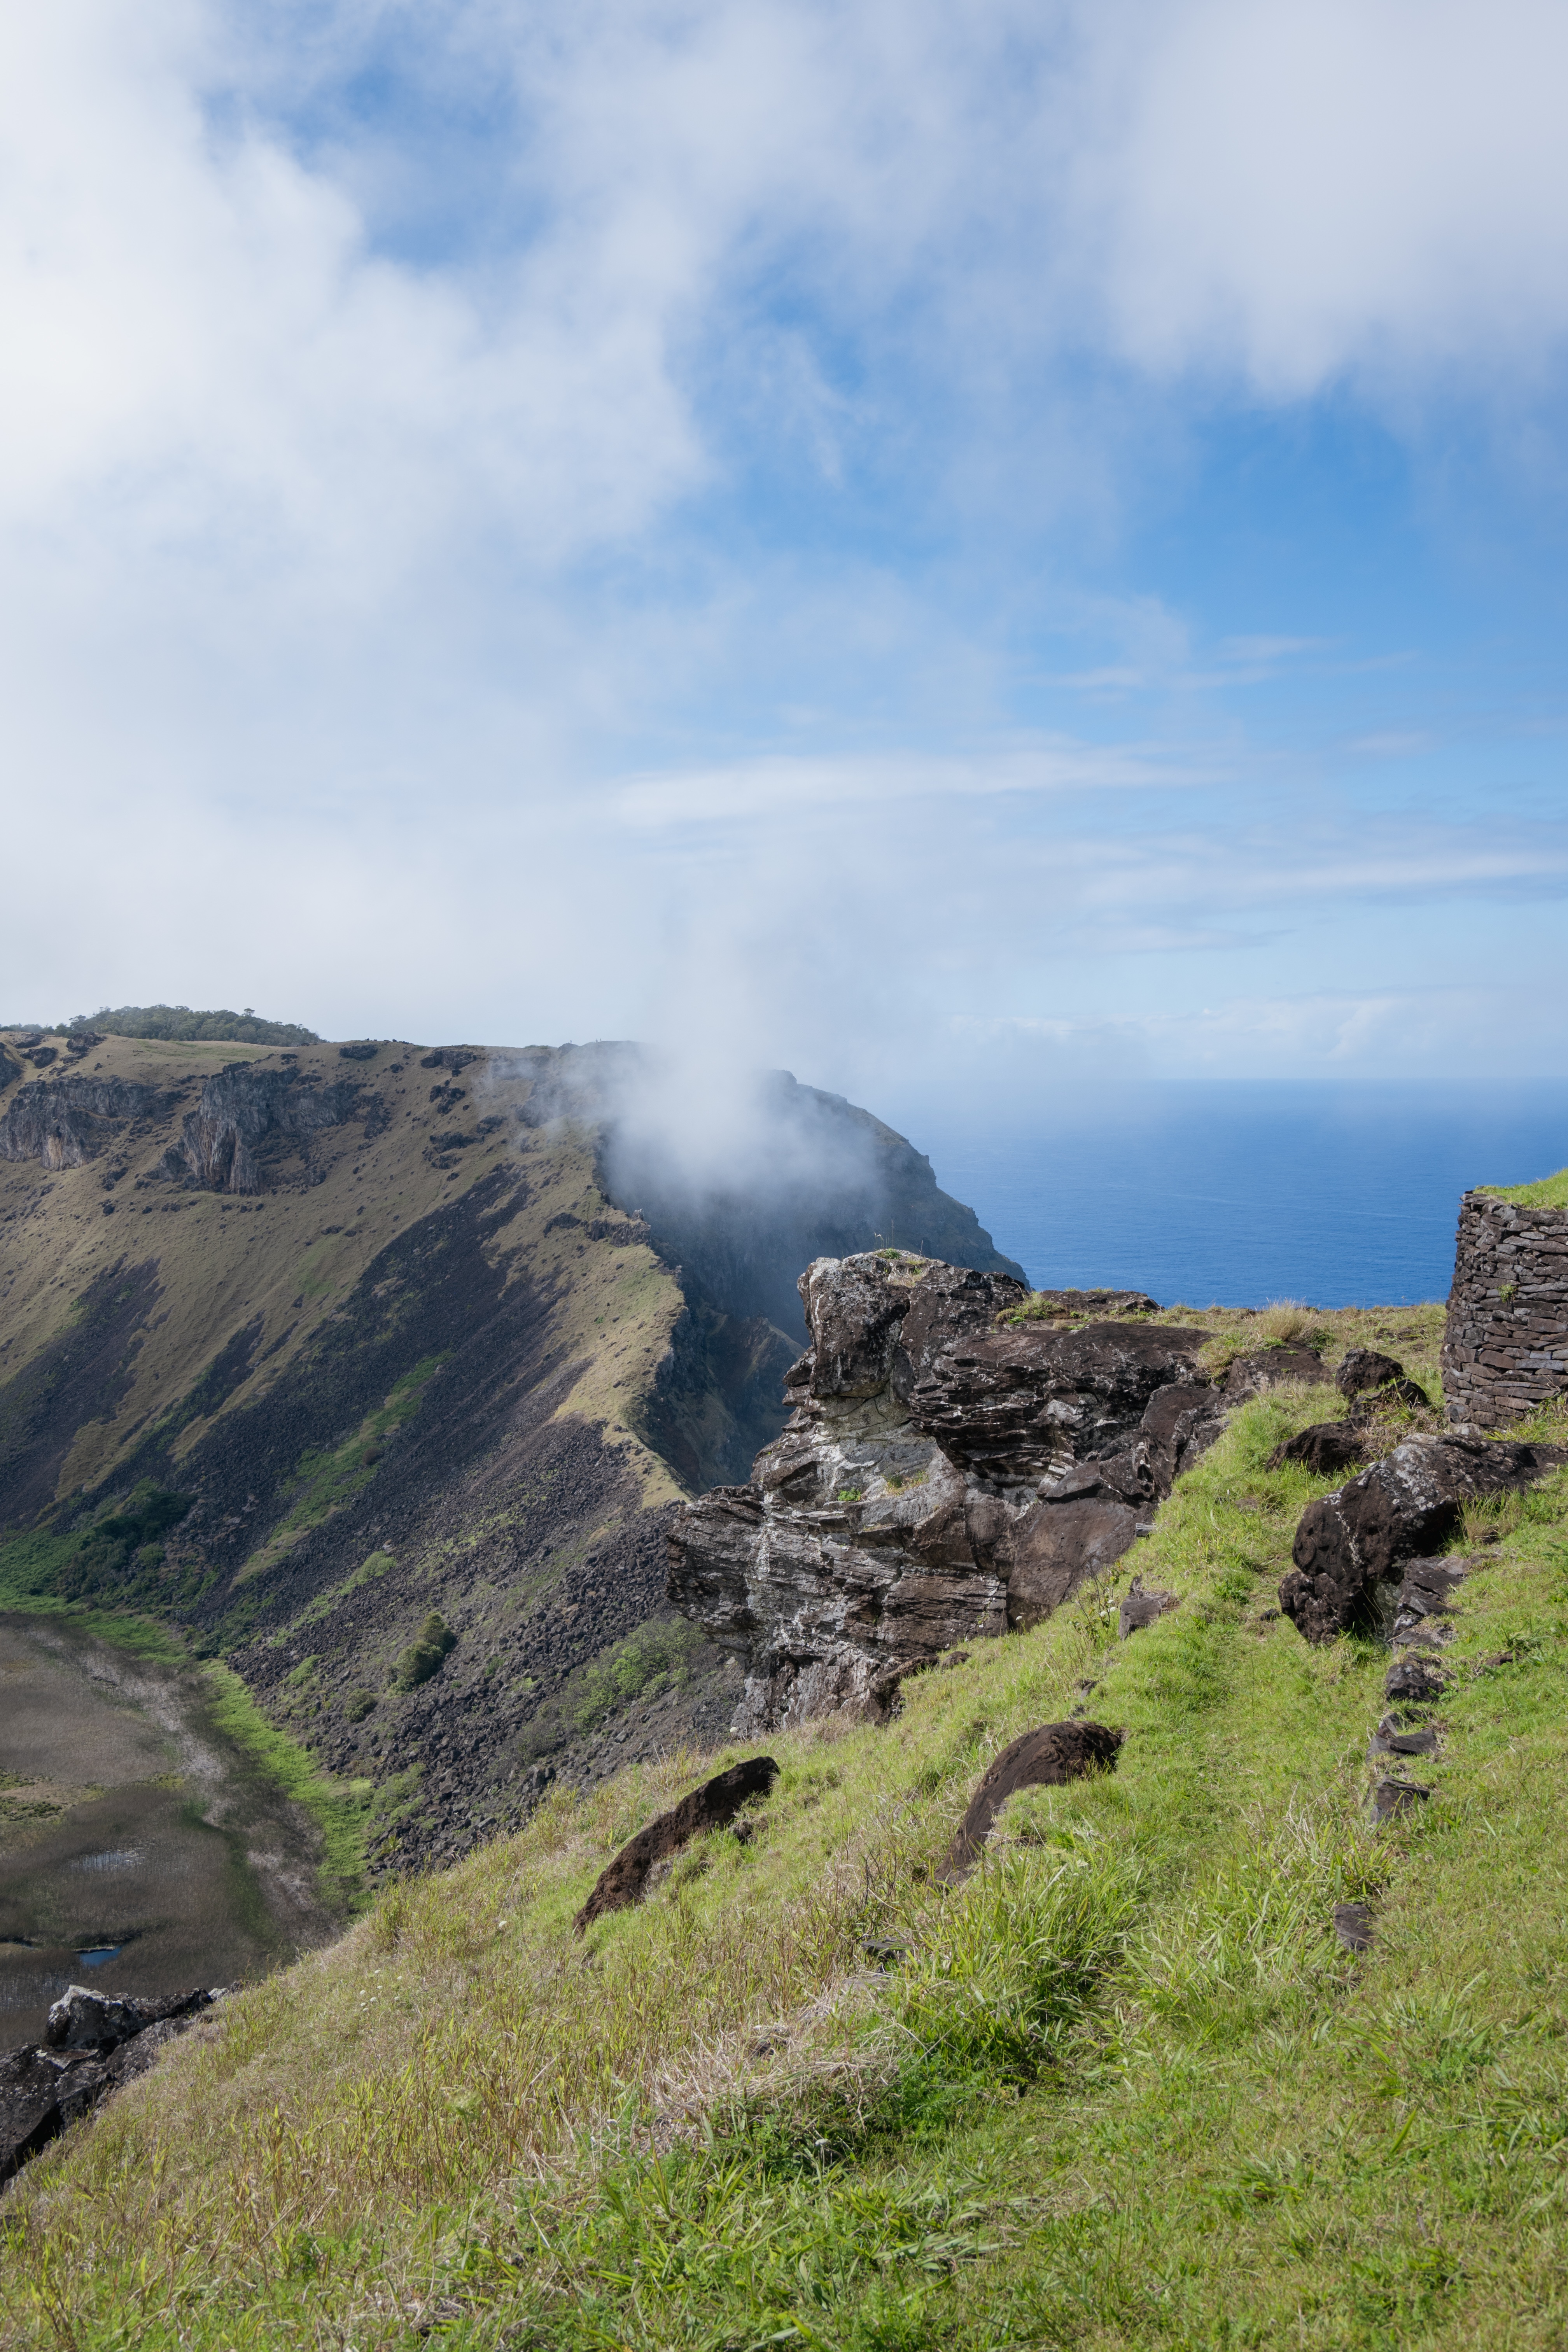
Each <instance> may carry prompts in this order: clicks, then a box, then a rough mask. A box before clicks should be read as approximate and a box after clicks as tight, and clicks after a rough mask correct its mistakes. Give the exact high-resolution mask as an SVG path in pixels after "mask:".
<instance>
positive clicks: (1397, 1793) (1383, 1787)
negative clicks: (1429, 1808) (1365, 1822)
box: [1372, 1780, 1432, 1824]
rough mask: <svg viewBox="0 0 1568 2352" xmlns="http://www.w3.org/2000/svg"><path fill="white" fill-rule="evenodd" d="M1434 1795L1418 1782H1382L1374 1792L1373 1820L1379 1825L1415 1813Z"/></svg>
mask: <svg viewBox="0 0 1568 2352" xmlns="http://www.w3.org/2000/svg"><path fill="white" fill-rule="evenodd" d="M1431 1794H1432V1791H1431V1790H1430V1789H1424V1788H1422V1786H1421V1784H1420V1782H1419V1781H1417V1780H1380V1781H1379V1782H1378V1784H1377V1787H1376V1788H1375V1789H1374V1790H1373V1798H1372V1818H1373V1821H1374V1822H1378V1823H1379V1824H1381V1823H1383V1822H1391V1821H1394V1819H1396V1818H1397V1816H1398V1815H1399V1814H1401V1813H1413V1812H1415V1810H1416V1809H1417V1807H1418V1806H1421V1805H1424V1804H1425V1803H1426V1800H1427V1798H1428V1797H1429V1796H1430V1795H1431Z"/></svg>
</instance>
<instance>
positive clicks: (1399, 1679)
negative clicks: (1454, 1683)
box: [1383, 1658, 1448, 1706]
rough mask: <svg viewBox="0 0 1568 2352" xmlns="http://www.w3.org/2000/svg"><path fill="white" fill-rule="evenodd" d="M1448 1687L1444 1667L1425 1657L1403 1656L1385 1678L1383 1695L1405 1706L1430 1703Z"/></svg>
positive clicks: (1391, 1667)
mask: <svg viewBox="0 0 1568 2352" xmlns="http://www.w3.org/2000/svg"><path fill="white" fill-rule="evenodd" d="M1447 1687H1448V1677H1447V1675H1446V1674H1445V1673H1444V1672H1443V1669H1442V1667H1441V1666H1435V1665H1432V1664H1429V1663H1428V1661H1427V1660H1426V1659H1425V1658H1401V1659H1399V1660H1398V1661H1397V1663H1396V1664H1394V1665H1392V1666H1390V1668H1389V1669H1388V1672H1387V1673H1386V1674H1385V1675H1384V1678H1383V1695H1384V1698H1391V1699H1393V1700H1394V1701H1395V1702H1396V1704H1398V1705H1399V1706H1430V1705H1431V1704H1432V1701H1433V1700H1434V1699H1438V1698H1441V1697H1442V1696H1443V1693H1444V1692H1445V1691H1446V1690H1447Z"/></svg>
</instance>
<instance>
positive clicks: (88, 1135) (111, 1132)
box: [0, 1057, 165, 1169]
mask: <svg viewBox="0 0 1568 2352" xmlns="http://www.w3.org/2000/svg"><path fill="white" fill-rule="evenodd" d="M0 1058H3V1059H5V1062H6V1067H5V1069H4V1070H0V1086H4V1085H5V1083H6V1082H7V1081H8V1079H9V1078H10V1077H12V1076H16V1070H17V1065H16V1063H15V1062H11V1061H10V1060H9V1057H0ZM164 1107H165V1098H164V1097H163V1096H162V1095H161V1094H160V1093H159V1091H158V1089H157V1087H149V1086H138V1085H136V1084H134V1083H133V1082H132V1081H129V1080H127V1079H124V1078H114V1077H107V1078H98V1077H82V1076H76V1075H74V1074H73V1075H70V1076H64V1077H58V1078H52V1079H47V1080H45V1079H37V1080H35V1081H34V1082H33V1083H32V1084H31V1085H29V1086H25V1087H17V1089H16V1093H15V1094H14V1095H13V1096H12V1097H11V1099H10V1101H9V1102H8V1103H7V1104H6V1106H5V1117H4V1118H0V1160H37V1161H38V1162H39V1164H40V1166H42V1167H44V1168H49V1169H60V1168H85V1167H86V1166H87V1164H88V1162H89V1160H96V1159H98V1157H99V1156H100V1153H102V1152H104V1151H109V1150H113V1149H114V1148H115V1147H116V1146H118V1145H121V1144H122V1143H123V1142H124V1141H125V1140H126V1139H128V1137H129V1136H130V1135H131V1134H132V1133H133V1132H134V1130H135V1128H136V1125H137V1122H138V1121H140V1120H142V1119H147V1118H155V1117H157V1116H158V1115H159V1114H160V1113H161V1112H162V1111H163V1108H164Z"/></svg>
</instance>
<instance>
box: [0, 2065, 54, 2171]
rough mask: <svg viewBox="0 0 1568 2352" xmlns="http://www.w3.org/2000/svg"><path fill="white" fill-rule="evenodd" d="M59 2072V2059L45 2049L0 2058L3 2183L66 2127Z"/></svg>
mask: <svg viewBox="0 0 1568 2352" xmlns="http://www.w3.org/2000/svg"><path fill="white" fill-rule="evenodd" d="M60 2073H61V2069H60V2065H59V2063H58V2060H55V2059H52V2058H50V2057H49V2056H48V2055H47V2053H46V2052H44V2051H42V2050H13V2051H10V2052H8V2053H6V2055H5V2057H3V2058H0V2180H9V2179H11V2177H12V2175H13V2173H15V2172H17V2171H19V2170H20V2169H21V2168H22V2166H23V2165H24V2164H26V2161H27V2158H29V2157H30V2156H36V2155H37V2152H38V2150H39V2148H41V2147H47V2145H48V2143H49V2141H50V2140H52V2139H53V2138H54V2137H55V2134H56V2133H57V2132H58V2131H62V2130H63V2129H64V2128H65V2117H64V2116H62V2115H61V2113H60V2101H59V2093H60Z"/></svg>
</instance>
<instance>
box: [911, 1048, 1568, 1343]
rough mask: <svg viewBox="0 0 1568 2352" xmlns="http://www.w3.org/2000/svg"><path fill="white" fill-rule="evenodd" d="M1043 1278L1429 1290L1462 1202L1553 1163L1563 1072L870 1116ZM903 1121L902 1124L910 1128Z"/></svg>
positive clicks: (1434, 1288)
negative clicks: (1444, 1084) (922, 1158)
mask: <svg viewBox="0 0 1568 2352" xmlns="http://www.w3.org/2000/svg"><path fill="white" fill-rule="evenodd" d="M882 1116H883V1117H884V1118H889V1117H891V1118H893V1121H894V1123H895V1124H898V1125H900V1126H901V1127H902V1129H903V1132H904V1133H905V1134H907V1135H909V1136H910V1138H911V1139H912V1140H914V1141H915V1142H916V1143H918V1145H919V1147H920V1149H921V1150H922V1151H925V1152H927V1153H928V1154H929V1155H930V1157H931V1161H932V1164H933V1166H934V1167H935V1170H936V1179H937V1182H938V1183H939V1184H941V1185H942V1188H943V1190H944V1191H946V1192H952V1193H954V1194H956V1196H957V1197H958V1199H959V1200H961V1201H967V1202H970V1204H971V1205H972V1206H973V1209H974V1210H975V1211H976V1213H978V1215H979V1218H980V1222H981V1223H982V1224H983V1225H984V1226H985V1227H986V1229H987V1231H988V1232H989V1233H990V1234H991V1236H992V1238H993V1240H994V1242H995V1244H996V1246H997V1248H998V1249H1000V1250H1004V1251H1005V1253H1006V1254H1007V1255H1008V1256H1010V1257H1016V1258H1017V1259H1019V1260H1020V1261H1021V1262H1022V1264H1023V1265H1024V1266H1025V1267H1026V1269H1027V1272H1028V1275H1029V1279H1030V1280H1031V1282H1033V1283H1034V1284H1036V1285H1037V1286H1039V1287H1041V1288H1045V1287H1056V1286H1068V1285H1084V1286H1087V1285H1090V1284H1095V1283H1113V1284H1116V1285H1119V1286H1127V1287H1129V1288H1132V1289H1138V1290H1147V1291H1149V1292H1151V1293H1152V1295H1153V1297H1156V1298H1158V1299H1159V1300H1160V1301H1161V1302H1162V1303H1163V1304H1164V1305H1168V1306H1169V1305H1175V1304H1176V1303H1177V1302H1178V1301H1179V1302H1181V1303H1182V1304H1184V1305H1185V1306H1189V1307H1206V1306H1211V1305H1220V1306H1230V1307H1252V1306H1260V1305H1263V1304H1265V1303H1266V1302H1267V1301H1268V1300H1269V1299H1275V1298H1299V1299H1304V1300H1307V1301H1309V1302H1310V1304H1311V1305H1313V1306H1316V1307H1346V1306H1356V1305H1364V1306H1372V1305H1384V1304H1386V1305H1389V1306H1403V1305H1409V1304H1412V1303H1414V1302H1415V1301H1416V1300H1418V1299H1426V1298H1443V1297H1447V1290H1448V1285H1449V1282H1450V1280H1451V1278H1452V1275H1453V1265H1454V1232H1455V1227H1456V1224H1457V1223H1458V1210H1459V1201H1460V1196H1461V1195H1462V1193H1463V1192H1465V1191H1466V1189H1467V1188H1468V1187H1469V1186H1471V1185H1475V1184H1518V1183H1526V1182H1529V1181H1531V1180H1533V1179H1534V1178H1536V1177H1538V1176H1544V1175H1548V1174H1550V1173H1551V1172H1552V1171H1553V1170H1554V1169H1558V1168H1562V1167H1563V1166H1564V1165H1565V1164H1568V1082H1564V1081H1562V1080H1552V1081H1551V1082H1549V1083H1542V1084H1541V1085H1538V1086H1533V1087H1531V1086H1521V1085H1517V1084H1510V1085H1507V1086H1499V1087H1490V1088H1488V1087H1475V1086H1471V1087H1452V1088H1444V1089H1438V1088H1435V1087H1398V1086H1381V1087H1373V1086H1342V1087H1332V1086H1298V1085H1288V1084H1284V1083H1279V1084H1268V1083H1257V1084H1248V1083H1245V1082H1241V1081H1237V1082H1232V1083H1229V1084H1225V1085H1220V1084H1189V1085H1166V1086H1143V1087H1138V1088H1136V1089H1131V1088H1130V1089H1126V1090H1123V1091H1121V1092H1120V1093H1119V1094H1118V1096H1117V1097H1116V1098H1115V1100H1114V1102H1108V1101H1104V1100H1101V1101H1098V1102H1096V1101H1091V1100H1079V1101H1078V1102H1074V1101H1071V1100H1068V1101H1062V1102H1057V1103H1053V1104H1051V1105H1050V1106H1049V1107H1048V1108H1047V1107H1041V1108H1038V1109H1037V1110H1033V1111H1027V1112H1024V1111H1020V1110H1018V1109H1017V1108H1006V1109H1004V1110H997V1111H994V1112H993V1113H991V1114H989V1115H976V1114H974V1113H973V1112H969V1111H965V1112H964V1113H963V1115H962V1116H960V1115H958V1114H956V1113H955V1112H953V1111H952V1110H944V1107H943V1105H942V1103H941V1102H940V1101H927V1102H924V1103H917V1104H914V1105H910V1106H908V1107H906V1108H904V1111H903V1115H902V1117H901V1118H900V1116H899V1115H898V1113H897V1112H896V1111H894V1112H889V1111H883V1113H882ZM906 1122H907V1123H906Z"/></svg>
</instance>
